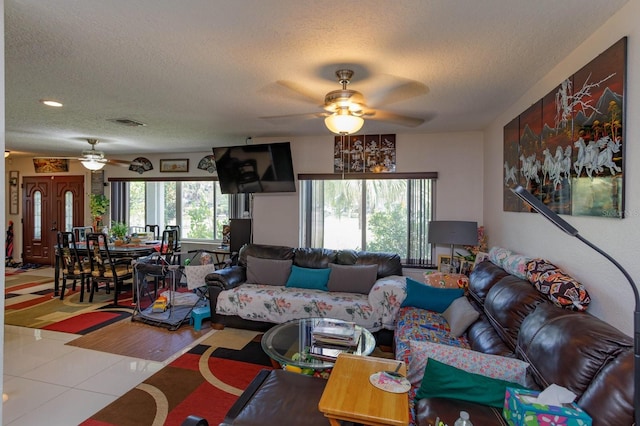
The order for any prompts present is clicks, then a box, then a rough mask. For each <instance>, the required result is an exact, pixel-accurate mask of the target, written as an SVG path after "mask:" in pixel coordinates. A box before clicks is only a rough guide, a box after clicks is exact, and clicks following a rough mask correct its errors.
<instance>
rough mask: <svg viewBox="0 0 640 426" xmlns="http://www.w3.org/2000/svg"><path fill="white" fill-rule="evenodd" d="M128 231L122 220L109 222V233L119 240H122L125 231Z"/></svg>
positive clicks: (125, 233)
mask: <svg viewBox="0 0 640 426" xmlns="http://www.w3.org/2000/svg"><path fill="white" fill-rule="evenodd" d="M128 231H129V227H128V226H127V224H126V223H124V222H118V221H116V220H114V221H113V222H111V234H112V235H113V236H114V237H115V238H116V239H117V240H120V241H124V239H125V237H126V235H127V232H128Z"/></svg>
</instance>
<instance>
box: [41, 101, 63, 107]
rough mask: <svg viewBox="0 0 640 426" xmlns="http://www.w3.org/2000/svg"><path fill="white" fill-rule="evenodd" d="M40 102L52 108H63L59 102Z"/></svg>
mask: <svg viewBox="0 0 640 426" xmlns="http://www.w3.org/2000/svg"><path fill="white" fill-rule="evenodd" d="M40 102H42V103H43V104H45V105H47V106H50V107H56V108H60V107H61V106H62V104H61V103H60V102H58V101H53V100H51V99H40Z"/></svg>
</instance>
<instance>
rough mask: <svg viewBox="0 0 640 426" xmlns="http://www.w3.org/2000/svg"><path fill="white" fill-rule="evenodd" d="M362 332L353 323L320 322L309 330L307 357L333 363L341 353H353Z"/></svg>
mask: <svg viewBox="0 0 640 426" xmlns="http://www.w3.org/2000/svg"><path fill="white" fill-rule="evenodd" d="M361 334H362V331H361V330H360V329H359V328H356V325H355V323H353V322H346V321H335V320H321V321H318V323H316V324H315V325H314V326H313V328H312V329H311V342H312V345H311V348H309V355H311V356H313V357H314V358H318V359H322V360H325V361H335V359H336V358H337V357H338V355H339V354H340V353H342V352H353V351H354V350H355V348H356V347H357V346H358V342H359V341H360V336H361Z"/></svg>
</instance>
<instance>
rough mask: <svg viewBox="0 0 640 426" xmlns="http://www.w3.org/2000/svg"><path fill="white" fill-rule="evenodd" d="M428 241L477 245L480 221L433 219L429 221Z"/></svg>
mask: <svg viewBox="0 0 640 426" xmlns="http://www.w3.org/2000/svg"><path fill="white" fill-rule="evenodd" d="M428 241H429V242H430V243H435V244H451V245H459V246H475V245H477V244H478V222H464V221H459V220H434V221H431V222H429V235H428Z"/></svg>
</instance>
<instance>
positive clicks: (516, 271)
mask: <svg viewBox="0 0 640 426" xmlns="http://www.w3.org/2000/svg"><path fill="white" fill-rule="evenodd" d="M529 262H531V258H530V257H527V256H524V255H521V254H517V253H512V254H510V255H509V256H507V257H506V258H505V259H504V260H503V261H502V269H504V270H505V271H507V272H508V273H510V274H511V275H515V276H516V277H518V278H520V279H522V280H526V279H527V264H528V263H529Z"/></svg>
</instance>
